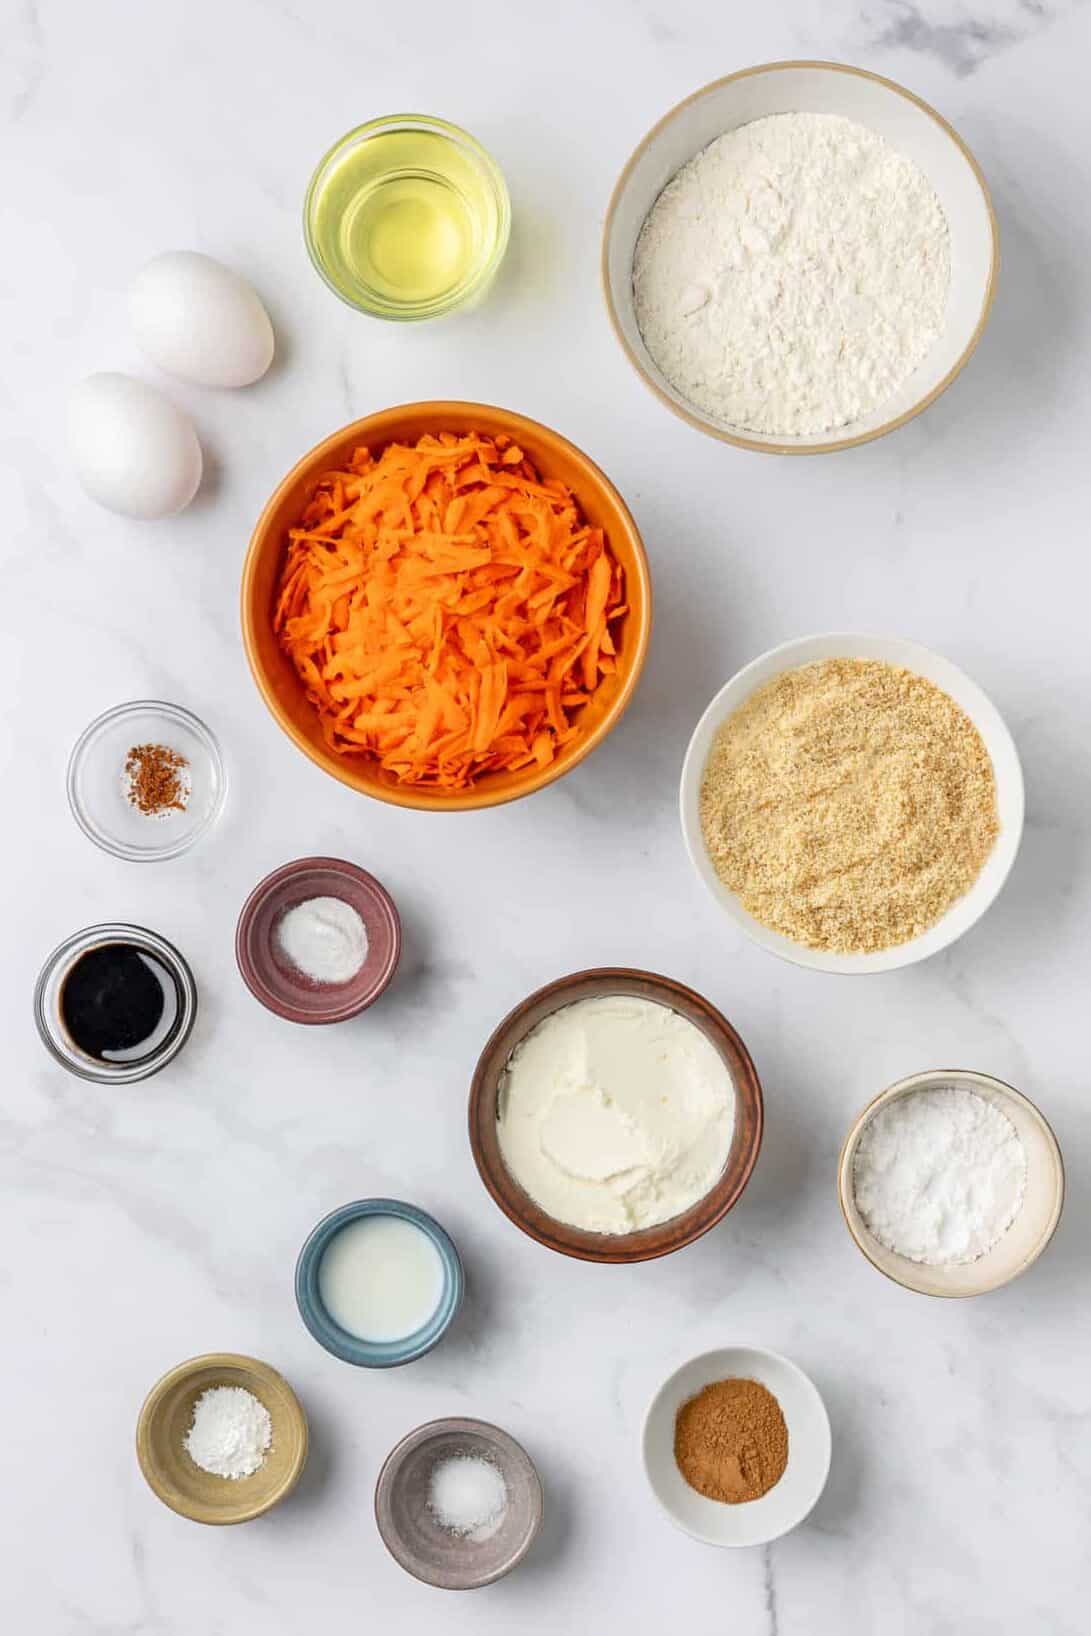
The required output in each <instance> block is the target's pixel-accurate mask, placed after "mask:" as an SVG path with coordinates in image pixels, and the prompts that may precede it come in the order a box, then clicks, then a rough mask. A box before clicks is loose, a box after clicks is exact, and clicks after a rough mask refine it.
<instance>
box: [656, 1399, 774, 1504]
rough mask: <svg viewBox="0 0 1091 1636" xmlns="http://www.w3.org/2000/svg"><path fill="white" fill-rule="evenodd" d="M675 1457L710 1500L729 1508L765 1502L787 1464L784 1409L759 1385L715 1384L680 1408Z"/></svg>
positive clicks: (676, 1426)
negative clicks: (744, 1502)
mask: <svg viewBox="0 0 1091 1636" xmlns="http://www.w3.org/2000/svg"><path fill="white" fill-rule="evenodd" d="M674 1458H675V1460H676V1461H677V1463H678V1469H679V1471H680V1472H681V1473H682V1476H683V1477H684V1478H685V1479H686V1482H687V1483H688V1484H689V1486H690V1487H691V1488H695V1489H696V1490H697V1492H698V1494H703V1495H704V1496H705V1498H706V1499H709V1500H720V1501H722V1502H723V1503H724V1504H726V1505H738V1504H739V1503H740V1502H742V1501H744V1500H757V1499H760V1497H761V1496H762V1495H763V1494H767V1493H768V1492H769V1490H770V1489H771V1488H772V1487H773V1486H774V1484H776V1483H778V1482H779V1481H780V1479H781V1478H782V1477H783V1475H784V1470H785V1467H786V1466H787V1464H788V1427H787V1426H786V1425H785V1423H784V1415H783V1414H782V1412H781V1407H780V1404H779V1403H778V1402H777V1400H776V1398H775V1397H774V1396H773V1394H772V1392H770V1391H768V1390H767V1389H766V1388H765V1387H764V1386H762V1385H761V1384H760V1383H759V1382H758V1381H756V1380H716V1381H713V1382H712V1384H711V1385H710V1386H706V1387H705V1388H704V1389H703V1391H700V1392H698V1393H697V1396H696V1397H691V1398H690V1399H689V1401H688V1402H686V1403H683V1405H682V1407H681V1408H680V1409H679V1411H678V1414H677V1417H676V1419H675V1422H674Z"/></svg>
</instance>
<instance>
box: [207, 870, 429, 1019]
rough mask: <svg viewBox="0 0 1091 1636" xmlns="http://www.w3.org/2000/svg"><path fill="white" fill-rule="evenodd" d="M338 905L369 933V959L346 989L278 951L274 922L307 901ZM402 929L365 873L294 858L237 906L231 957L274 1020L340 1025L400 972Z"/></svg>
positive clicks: (392, 909)
mask: <svg viewBox="0 0 1091 1636" xmlns="http://www.w3.org/2000/svg"><path fill="white" fill-rule="evenodd" d="M322 897H329V898H341V899H342V900H343V901H344V902H345V903H350V904H351V905H352V907H353V908H354V909H355V910H356V912H357V914H358V915H359V916H360V918H361V920H362V921H363V923H364V926H365V927H366V929H367V958H366V960H365V961H364V963H363V965H362V966H361V967H360V970H359V971H358V972H357V973H356V975H355V977H350V978H349V980H348V982H347V983H315V982H312V981H311V979H310V978H308V977H306V976H304V974H303V973H302V972H300V971H297V970H296V968H295V967H294V966H292V965H290V964H289V963H288V962H287V961H286V960H285V959H284V957H283V955H282V954H281V953H280V951H279V949H278V948H277V942H276V938H275V937H274V935H273V934H274V932H275V930H276V925H277V922H278V921H279V920H280V918H281V916H282V915H284V914H286V913H287V912H288V910H289V909H294V908H295V906H296V905H297V904H299V903H305V902H306V901H307V899H308V898H322ZM401 950H402V928H401V921H400V920H399V919H398V911H397V909H396V908H395V907H394V900H393V899H392V898H391V896H390V894H389V892H388V891H387V890H386V888H385V887H384V886H381V885H380V884H379V882H378V881H377V880H376V879H375V877H374V875H369V874H368V872H367V870H366V869H359V868H357V866H356V865H355V864H354V863H346V862H345V861H344V859H343V858H297V859H296V860H295V862H294V863H286V864H282V865H281V867H280V868H279V869H274V870H273V873H272V874H271V875H266V877H265V879H264V880H263V881H259V882H258V884H257V886H255V888H254V890H253V891H252V892H251V894H250V896H249V897H248V898H247V900H246V902H245V903H244V904H243V906H242V913H241V914H240V916H239V924H238V927H237V929H236V931H235V958H236V960H237V961H238V963H239V971H240V972H241V973H242V978H243V982H244V983H245V984H246V986H247V988H248V989H249V990H250V992H251V994H253V995H254V997H255V998H256V999H258V1000H260V1001H261V1003H262V1005H263V1006H266V1007H267V1008H268V1009H269V1010H270V1011H272V1012H275V1013H276V1015H277V1016H278V1017H285V1018H286V1019H287V1020H288V1021H289V1022H296V1023H334V1022H344V1021H345V1019H346V1018H347V1017H355V1016H356V1014H357V1012H359V1011H365V1010H366V1009H367V1007H368V1006H369V1005H371V1004H373V1002H374V1001H375V1000H377V999H378V998H379V995H380V994H381V993H382V992H383V990H384V989H385V988H386V986H387V984H388V983H389V982H390V979H391V978H392V977H393V975H394V972H395V970H396V968H397V964H398V957H399V955H400V954H401Z"/></svg>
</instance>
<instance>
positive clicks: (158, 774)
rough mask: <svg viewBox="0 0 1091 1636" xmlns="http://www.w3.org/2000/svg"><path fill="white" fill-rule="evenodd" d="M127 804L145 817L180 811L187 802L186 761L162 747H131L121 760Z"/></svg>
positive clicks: (167, 747)
mask: <svg viewBox="0 0 1091 1636" xmlns="http://www.w3.org/2000/svg"><path fill="white" fill-rule="evenodd" d="M125 773H126V776H127V777H128V780H129V790H128V794H129V801H130V803H131V804H132V805H133V806H134V807H136V808H137V809H138V811H140V812H142V813H144V814H145V816H146V817H148V818H157V817H160V816H161V815H162V814H164V813H167V812H184V811H185V809H186V802H187V801H188V800H189V790H190V782H189V762H188V761H187V760H186V758H185V756H183V755H179V754H178V751H177V750H172V749H171V748H170V747H169V746H168V745H166V744H134V745H133V747H132V749H131V750H130V751H129V753H128V755H127V756H126V758H125Z"/></svg>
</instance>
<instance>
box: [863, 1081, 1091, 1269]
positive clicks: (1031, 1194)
mask: <svg viewBox="0 0 1091 1636" xmlns="http://www.w3.org/2000/svg"><path fill="white" fill-rule="evenodd" d="M943 1085H954V1086H957V1087H958V1088H960V1089H963V1090H967V1091H974V1092H976V1094H977V1095H978V1096H983V1097H984V1098H985V1100H986V1101H987V1102H991V1103H992V1104H993V1105H994V1106H995V1107H997V1108H999V1110H1000V1112H1001V1113H1003V1114H1006V1115H1007V1117H1008V1118H1009V1119H1010V1120H1011V1122H1012V1124H1013V1125H1014V1126H1015V1129H1016V1131H1017V1132H1018V1135H1019V1139H1020V1141H1021V1142H1022V1144H1023V1147H1024V1149H1025V1151H1026V1155H1027V1187H1026V1193H1025V1194H1024V1197H1023V1204H1022V1208H1021V1209H1020V1211H1019V1214H1018V1215H1017V1216H1016V1218H1015V1220H1014V1221H1013V1222H1012V1224H1011V1226H1010V1227H1009V1228H1008V1230H1007V1232H1006V1233H1005V1234H1004V1236H1003V1237H1002V1238H1001V1239H999V1240H998V1242H997V1243H996V1244H994V1245H993V1247H992V1249H991V1250H989V1251H987V1253H986V1254H985V1255H983V1256H981V1257H979V1259H978V1260H977V1261H969V1262H966V1263H964V1264H962V1265H958V1266H949V1267H928V1266H925V1265H924V1264H923V1263H922V1262H918V1261H910V1260H909V1259H908V1257H906V1256H904V1255H897V1254H896V1253H895V1252H894V1251H893V1250H888V1249H887V1247H886V1245H885V1244H880V1242H879V1240H878V1239H877V1238H876V1237H875V1235H874V1234H873V1233H872V1232H871V1231H870V1229H869V1228H868V1226H867V1224H866V1222H865V1221H864V1218H863V1216H862V1215H861V1214H860V1211H859V1210H858V1209H857V1207H856V1197H855V1193H854V1190H853V1167H854V1165H855V1163H856V1150H857V1148H858V1146H859V1143H860V1137H861V1136H862V1135H863V1132H864V1129H865V1127H866V1126H867V1124H868V1122H869V1121H870V1120H871V1119H872V1118H873V1117H874V1116H875V1114H876V1113H878V1111H879V1109H880V1108H883V1107H885V1106H886V1105H887V1104H888V1103H889V1102H893V1101H895V1100H896V1099H897V1098H899V1097H903V1096H912V1095H914V1093H915V1092H917V1091H926V1090H936V1089H938V1088H939V1087H940V1086H943ZM1064 1192H1065V1180H1064V1163H1063V1161H1062V1159H1061V1150H1060V1148H1059V1147H1058V1145H1057V1138H1056V1137H1055V1136H1054V1134H1053V1131H1052V1130H1051V1129H1050V1127H1049V1125H1048V1123H1047V1122H1046V1120H1045V1118H1044V1117H1043V1115H1042V1114H1041V1113H1040V1112H1039V1111H1038V1109H1037V1108H1036V1107H1035V1106H1034V1103H1033V1102H1032V1101H1031V1100H1030V1098H1029V1097H1026V1096H1024V1095H1023V1093H1022V1092H1021V1091H1017V1090H1015V1089H1014V1088H1013V1087H1012V1086H1011V1085H1005V1083H1004V1081H1003V1080H1001V1079H993V1078H992V1077H991V1076H990V1075H989V1074H979V1073H975V1072H974V1071H973V1070H972V1069H967V1068H952V1069H940V1068H936V1069H932V1070H930V1071H929V1072H928V1073H923V1074H911V1075H910V1076H909V1078H908V1079H900V1080H899V1081H898V1082H897V1084H896V1085H890V1086H888V1087H887V1089H886V1090H885V1091H880V1093H879V1095H878V1096H876V1097H875V1098H873V1100H872V1101H871V1102H869V1103H868V1105H867V1107H866V1108H865V1109H864V1111H863V1113H861V1114H860V1116H859V1118H858V1119H857V1120H856V1122H855V1124H854V1125H853V1127H852V1129H851V1130H850V1131H849V1133H848V1136H847V1137H846V1138H845V1145H844V1147H843V1148H842V1149H841V1158H840V1161H839V1163H838V1169H837V1193H838V1198H839V1200H840V1203H841V1214H842V1215H843V1216H844V1218H845V1225H846V1226H847V1227H848V1230H849V1232H850V1233H851V1234H852V1237H853V1239H854V1241H855V1243H856V1247H857V1249H858V1250H860V1251H861V1252H862V1253H863V1254H864V1255H865V1256H867V1259H868V1260H869V1261H870V1262H871V1264H872V1266H873V1267H877V1268H878V1270H879V1271H880V1272H881V1273H883V1274H884V1275H885V1276H886V1277H887V1278H891V1279H893V1280H894V1282H895V1283H896V1284H901V1285H902V1286H903V1288H904V1289H911V1290H915V1291H916V1292H917V1294H918V1295H941V1296H948V1297H950V1296H956V1297H957V1296H966V1295H987V1294H988V1292H989V1291H990V1290H994V1289H1000V1288H1001V1287H1002V1285H1004V1284H1010V1283H1011V1281H1012V1279H1013V1278H1018V1276H1019V1274H1020V1273H1021V1272H1026V1270H1027V1268H1028V1267H1030V1266H1033V1264H1034V1262H1035V1261H1037V1259H1038V1257H1039V1256H1040V1255H1041V1253H1042V1251H1043V1250H1044V1249H1045V1247H1046V1245H1047V1244H1048V1243H1049V1241H1050V1239H1051V1238H1052V1237H1053V1234H1054V1231H1055V1230H1056V1227H1057V1223H1058V1221H1059V1220H1060V1217H1061V1210H1062V1207H1063V1205H1064Z"/></svg>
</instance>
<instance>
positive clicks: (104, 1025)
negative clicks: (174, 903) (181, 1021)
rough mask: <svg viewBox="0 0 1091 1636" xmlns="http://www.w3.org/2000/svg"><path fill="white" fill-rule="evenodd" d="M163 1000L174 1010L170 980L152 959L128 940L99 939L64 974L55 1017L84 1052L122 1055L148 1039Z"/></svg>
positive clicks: (108, 1057) (109, 1056)
mask: <svg viewBox="0 0 1091 1636" xmlns="http://www.w3.org/2000/svg"><path fill="white" fill-rule="evenodd" d="M168 1001H169V1002H170V1004H171V1006H172V1009H173V1010H174V1011H175V1012H177V1006H178V999H177V994H176V992H175V989H174V983H173V979H172V978H171V976H170V974H169V972H167V971H166V970H165V969H164V968H163V967H162V966H160V964H159V962H158V961H157V960H155V959H154V958H153V957H152V956H150V955H148V954H145V953H144V952H143V951H142V950H140V949H138V948H136V947H135V946H134V945H133V944H131V943H104V944H102V945H101V947H99V948H97V949H88V951H87V953H86V954H83V955H81V956H80V958H79V959H78V960H77V961H76V963H75V964H74V965H73V967H72V969H71V970H70V971H69V972H68V973H67V975H66V976H65V979H64V983H63V985H62V987H61V994H60V1009H61V1020H62V1022H63V1023H64V1026H65V1029H66V1030H67V1032H68V1035H69V1037H70V1038H71V1040H72V1042H73V1044H74V1045H76V1046H77V1048H78V1049H79V1050H81V1051H83V1052H84V1053H85V1054H86V1055H87V1056H89V1057H97V1058H98V1059H99V1060H100V1061H106V1062H108V1061H111V1060H114V1061H116V1060H119V1059H121V1060H124V1059H125V1058H126V1057H128V1056H137V1055H139V1052H138V1047H139V1046H141V1045H143V1044H144V1043H145V1042H146V1041H151V1039H152V1036H153V1035H154V1034H155V1032H156V1030H157V1029H158V1028H159V1026H160V1024H161V1023H162V1021H163V1016H164V1012H165V1011H166V1010H167V1005H168Z"/></svg>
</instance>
